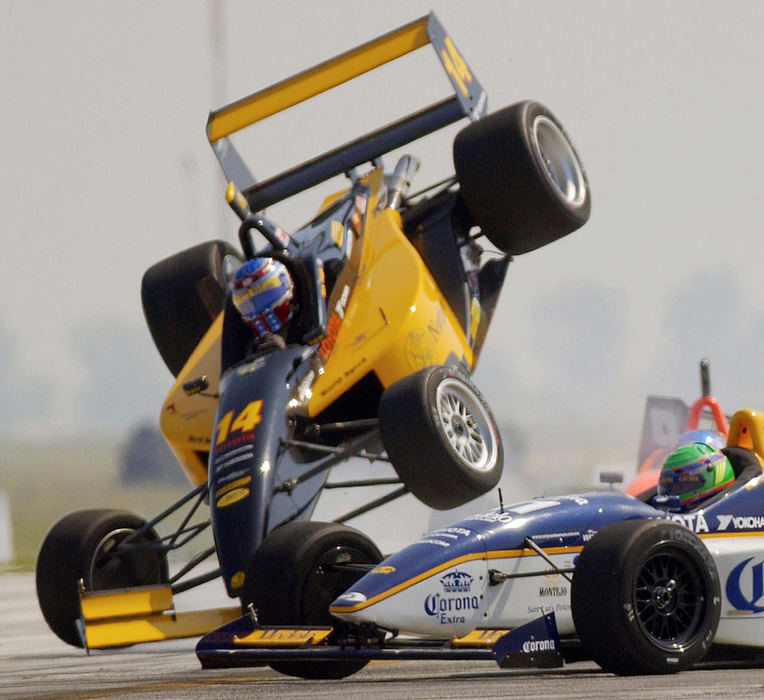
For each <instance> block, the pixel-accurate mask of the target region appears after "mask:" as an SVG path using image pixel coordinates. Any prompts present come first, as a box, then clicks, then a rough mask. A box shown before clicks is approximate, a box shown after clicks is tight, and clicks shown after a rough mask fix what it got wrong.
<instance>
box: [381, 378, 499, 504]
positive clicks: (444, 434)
mask: <svg viewBox="0 0 764 700" xmlns="http://www.w3.org/2000/svg"><path fill="white" fill-rule="evenodd" d="M379 428H380V432H381V434H382V442H383V444H384V446H385V450H386V451H387V454H388V456H389V457H390V461H391V462H392V463H393V467H395V471H396V472H397V474H398V476H399V477H400V478H401V481H403V483H404V484H405V486H406V487H407V488H408V489H409V491H411V493H413V494H414V496H416V497H417V498H418V499H419V500H420V501H422V502H423V503H425V504H426V505H428V506H430V507H431V508H436V509H438V510H447V509H449V508H456V507H457V506H460V505H462V504H464V503H467V502H468V501H471V500H472V499H474V498H477V497H478V496H480V495H482V494H484V493H486V491H489V490H490V489H492V488H493V487H494V486H496V484H497V483H498V482H499V479H500V478H501V472H502V469H503V466H504V452H503V448H502V443H501V436H500V434H499V429H498V427H497V426H496V421H495V420H494V417H493V414H492V413H491V410H490V409H489V408H488V404H487V403H486V402H485V399H484V398H483V396H482V395H481V393H480V392H479V391H478V389H477V388H476V387H475V386H474V385H473V384H472V382H470V381H469V379H467V377H466V376H464V375H463V374H462V373H461V372H459V371H458V370H457V369H454V368H452V367H446V366H440V365H435V366H433V367H427V368H426V369H423V370H420V371H419V372H415V373H414V374H411V375H409V376H408V377H404V378H403V379H400V380H399V381H397V382H395V383H394V384H391V385H390V386H389V387H388V388H387V389H386V390H385V391H384V392H383V394H382V399H381V400H380V405H379Z"/></svg>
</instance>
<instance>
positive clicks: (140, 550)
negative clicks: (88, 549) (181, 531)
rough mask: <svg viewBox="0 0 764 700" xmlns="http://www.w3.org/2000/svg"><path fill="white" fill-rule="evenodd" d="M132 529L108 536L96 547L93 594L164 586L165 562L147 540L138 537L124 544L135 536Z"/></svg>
mask: <svg viewBox="0 0 764 700" xmlns="http://www.w3.org/2000/svg"><path fill="white" fill-rule="evenodd" d="M134 533H135V530H133V529H132V528H120V529H118V530H113V531H112V532H110V533H109V534H108V535H106V536H105V537H104V538H103V539H102V540H101V541H100V542H99V544H98V547H96V550H95V552H94V553H93V559H92V560H91V563H90V572H89V573H90V575H89V581H86V587H87V589H88V590H90V591H102V590H105V589H108V588H125V587H127V586H146V585H151V584H156V583H161V582H162V578H163V576H162V558H161V554H160V553H159V552H158V551H157V550H156V549H154V544H155V543H153V542H152V541H150V540H149V539H148V538H147V537H145V536H143V537H136V538H134V539H132V540H131V541H130V543H129V544H122V543H123V541H124V540H125V539H127V537H129V536H130V535H133V534H134Z"/></svg>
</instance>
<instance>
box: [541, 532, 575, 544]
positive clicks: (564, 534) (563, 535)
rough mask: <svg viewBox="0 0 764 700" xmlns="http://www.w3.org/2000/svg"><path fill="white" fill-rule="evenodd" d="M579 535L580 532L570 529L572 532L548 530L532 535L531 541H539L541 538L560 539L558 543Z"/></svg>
mask: <svg viewBox="0 0 764 700" xmlns="http://www.w3.org/2000/svg"><path fill="white" fill-rule="evenodd" d="M580 536H581V533H580V532H578V531H572V532H548V533H546V534H544V535H534V536H533V541H534V542H541V541H542V540H560V544H562V541H563V540H565V539H568V538H571V537H572V538H574V539H577V538H579V537H580Z"/></svg>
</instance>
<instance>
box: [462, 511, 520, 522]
mask: <svg viewBox="0 0 764 700" xmlns="http://www.w3.org/2000/svg"><path fill="white" fill-rule="evenodd" d="M468 520H479V521H481V522H484V523H509V522H512V516H511V515H510V514H509V513H507V512H505V511H501V512H499V511H496V510H489V511H488V512H487V513H478V514H477V515H471V516H470V517H469V518H468Z"/></svg>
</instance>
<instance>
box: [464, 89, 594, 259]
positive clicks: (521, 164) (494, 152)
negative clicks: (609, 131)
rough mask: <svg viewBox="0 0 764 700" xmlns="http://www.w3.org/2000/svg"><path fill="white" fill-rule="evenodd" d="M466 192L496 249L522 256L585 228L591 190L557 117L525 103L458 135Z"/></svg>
mask: <svg viewBox="0 0 764 700" xmlns="http://www.w3.org/2000/svg"><path fill="white" fill-rule="evenodd" d="M453 153H454V165H455V166H456V176H457V179H458V180H459V185H460V190H461V196H462V198H463V199H464V202H465V204H466V205H467V209H468V210H469V212H470V214H471V215H472V218H473V219H474V221H475V223H476V224H477V225H478V226H480V228H481V229H482V231H483V233H485V235H486V236H488V240H490V241H491V243H493V244H494V245H495V246H496V247H497V248H499V249H500V250H502V251H503V252H505V253H507V254H508V255H519V254H521V253H527V252H529V251H531V250H535V249H536V248H540V247H541V246H543V245H546V244H547V243H551V242H552V241H555V240H557V239H558V238H560V237H562V236H565V235H566V234H568V233H571V232H572V231H575V230H576V229H577V228H579V227H581V226H583V225H584V224H585V223H586V221H587V220H588V218H589V212H590V210H591V195H590V192H589V183H588V180H587V178H586V173H585V171H584V167H583V165H582V164H581V160H580V159H579V157H578V154H577V153H576V150H575V148H573V144H572V143H571V142H570V140H569V139H568V136H567V134H566V133H565V130H564V129H563V128H562V125H561V124H560V122H559V121H557V119H556V118H555V117H554V115H553V114H552V113H551V112H550V111H549V110H548V109H547V108H546V107H544V106H543V105H541V104H539V103H538V102H532V101H526V102H518V103H517V104H514V105H512V106H510V107H505V108H504V109H502V110H499V111H498V112H494V113H493V114H489V115H488V116H486V117H483V118H482V119H479V120H478V121H476V122H473V123H472V124H470V125H469V126H467V127H466V128H464V129H463V130H462V131H460V132H459V133H458V134H457V135H456V138H455V139H454V148H453Z"/></svg>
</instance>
